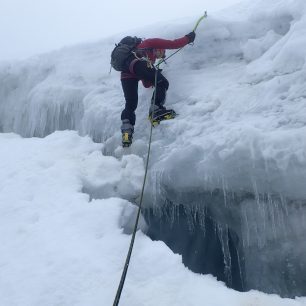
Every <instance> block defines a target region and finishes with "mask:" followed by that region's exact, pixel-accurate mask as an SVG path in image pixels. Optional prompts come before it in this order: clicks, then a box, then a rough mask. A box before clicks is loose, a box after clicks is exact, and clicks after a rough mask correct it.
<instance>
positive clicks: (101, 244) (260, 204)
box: [0, 0, 306, 306]
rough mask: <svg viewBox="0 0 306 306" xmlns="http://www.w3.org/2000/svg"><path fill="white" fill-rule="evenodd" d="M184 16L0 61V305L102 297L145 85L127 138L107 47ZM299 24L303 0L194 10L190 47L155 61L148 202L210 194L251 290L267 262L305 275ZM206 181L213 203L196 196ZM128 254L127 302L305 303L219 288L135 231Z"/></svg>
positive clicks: (261, 283) (280, 275) (127, 219)
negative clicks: (206, 12)
mask: <svg viewBox="0 0 306 306" xmlns="http://www.w3.org/2000/svg"><path fill="white" fill-rule="evenodd" d="M193 25H194V20H193V19H188V20H184V21H177V22H173V23H169V24H167V25H162V26H161V25H158V26H156V27H154V28H152V27H151V28H144V29H141V30H139V31H138V32H137V33H130V32H126V33H122V34H121V35H117V36H116V37H110V38H109V39H106V40H102V41H100V42H97V43H94V44H86V45H79V46H74V47H69V48H68V47H67V48H64V49H62V50H58V51H54V52H51V53H49V54H45V55H40V56H36V57H33V58H30V59H28V60H26V61H22V62H18V63H16V62H13V63H1V64H0V84H1V86H0V132H2V134H1V135H0V136H1V137H0V144H1V147H0V162H1V166H0V169H1V171H0V178H1V179H0V190H1V194H0V210H1V213H0V218H1V222H0V237H1V238H0V239H1V244H0V248H1V251H0V272H1V273H0V284H1V286H0V290H1V292H0V293H1V294H0V304H1V305H18V306H19V305H29V306H30V305H31V306H33V305H50V306H51V305H61V306H62V305H89V304H90V305H98V304H99V305H101V304H102V305H107V304H111V301H112V299H113V297H114V294H115V289H116V288H115V287H116V284H117V282H118V280H119V275H120V272H121V269H122V265H123V262H124V256H125V252H126V250H127V248H128V242H129V236H127V235H125V234H123V233H122V229H121V227H123V228H125V232H129V231H130V227H131V223H132V222H131V218H132V217H133V216H134V208H133V207H134V206H132V205H131V204H128V201H129V202H131V203H135V202H137V201H138V196H139V193H140V190H141V184H142V179H143V173H144V169H143V167H144V163H143V159H144V158H145V154H146V150H147V146H148V135H149V122H148V120H147V114H148V109H149V103H150V97H151V94H152V90H146V89H142V88H140V91H139V106H138V109H137V112H136V115H137V122H136V126H135V135H134V143H133V146H132V147H131V149H129V150H123V149H122V148H121V147H120V141H121V134H120V124H121V122H120V113H121V111H122V108H123V105H124V99H123V93H122V90H121V87H120V86H121V85H120V82H119V75H118V73H117V72H114V71H113V72H112V73H111V74H109V68H110V66H109V58H110V53H111V50H112V48H113V47H114V43H115V42H118V41H119V40H120V38H121V37H122V36H124V35H137V36H141V37H154V36H155V37H156V36H160V35H161V34H160V33H163V37H164V38H170V39H173V38H177V37H180V36H182V35H184V34H186V33H188V31H189V30H188V29H191V28H192V27H193ZM186 29H187V30H186ZM305 37H306V3H305V1H304V0H286V1H285V0H270V1H269V2H267V1H263V0H258V1H253V2H244V3H241V4H240V5H238V6H235V7H233V8H231V9H230V10H226V11H221V12H220V13H219V14H216V15H214V16H209V18H208V19H206V20H204V21H203V23H202V24H201V25H200V27H199V28H198V32H197V37H196V41H195V44H194V46H187V47H185V48H184V49H183V50H182V51H181V52H180V53H178V54H177V55H176V56H174V57H172V58H171V59H169V63H168V65H165V66H164V67H163V69H164V74H165V76H166V77H167V78H168V79H169V80H170V88H169V91H168V95H167V104H166V106H168V107H171V108H174V109H175V110H176V111H177V112H178V114H179V116H178V117H177V118H176V119H175V120H173V121H169V122H163V123H162V124H161V125H160V126H159V127H158V128H156V129H154V135H153V142H152V153H151V154H152V155H151V160H150V171H149V181H148V184H147V189H146V197H145V200H146V201H145V206H146V207H153V208H154V210H156V212H157V213H158V211H159V210H160V209H161V206H162V205H168V204H169V203H172V204H171V205H177V204H182V203H183V204H184V205H186V206H187V207H189V206H195V208H196V209H200V208H199V206H206V207H209V208H210V209H211V211H212V214H213V218H214V220H215V221H216V223H218V224H219V226H221V228H230V229H231V230H234V231H235V233H236V234H237V235H238V237H239V239H240V241H241V243H242V245H243V249H244V256H245V258H246V260H245V270H246V279H247V281H248V282H249V287H250V288H257V289H261V290H264V289H265V288H266V287H267V286H268V284H269V283H271V281H270V279H269V278H268V277H267V276H268V275H270V273H271V270H272V271H273V277H274V278H273V280H275V279H277V280H279V282H280V283H281V285H280V288H281V287H282V286H283V283H284V282H286V281H288V279H289V281H290V282H291V283H292V286H293V287H294V288H295V287H296V288H298V289H297V291H294V290H293V292H301V288H302V287H304V288H305V286H304V285H303V284H305V276H303V275H306V262H305V258H304V257H305V256H304V254H305V252H306V245H305V241H304V237H305V233H306V222H305V220H306V210H305V207H306V206H305V203H306V189H305V183H306V151H305V148H306V119H305V118H306V111H305V110H306V89H305V81H306V64H305V61H306V53H305V47H306V40H305ZM169 54H171V52H170V53H169ZM64 130H75V131H76V132H72V131H70V132H68V131H64ZM59 131H62V132H59ZM16 134H19V135H20V136H17V135H16ZM23 137H27V138H29V139H27V138H23ZM30 137H33V138H30ZM37 137H39V138H37ZM92 140H94V142H95V143H94V142H92ZM101 152H102V153H103V155H102V154H101ZM215 190H221V192H222V194H223V203H221V204H220V205H215V204H216V203H214V201H211V202H209V203H206V202H205V201H203V200H201V197H202V195H203V194H205V193H208V194H213V192H214V191H215ZM250 195H251V196H250ZM186 199H187V200H186ZM237 199H238V200H237ZM122 216H123V217H122ZM120 218H121V219H120ZM120 220H121V221H120ZM141 227H142V229H143V230H144V231H145V228H146V224H145V222H144V221H143V220H142V223H141ZM134 254H135V255H134V258H133V262H132V264H131V268H130V269H131V271H130V272H129V279H128V281H127V286H126V289H125V292H124V295H123V299H124V301H125V302H124V303H125V305H133V306H135V305H153V304H154V305H155V304H159V305H169V304H173V305H202V304H203V300H205V302H207V303H206V304H207V305H224V302H225V301H226V303H227V305H237V304H239V303H240V304H242V305H247V304H250V305H286V306H290V305H302V304H303V303H305V304H306V302H305V301H304V300H303V299H298V300H287V299H280V298H279V297H277V296H268V295H265V294H261V293H259V292H255V291H252V292H249V293H238V292H234V291H233V290H230V289H227V288H226V287H225V286H224V285H223V284H222V283H220V282H217V281H216V280H215V279H214V278H213V277H211V276H203V275H196V274H193V273H191V272H190V271H188V270H187V269H186V268H185V267H183V265H182V264H181V259H180V256H179V255H174V254H173V253H172V252H171V251H170V250H169V249H168V248H167V247H166V246H165V245H164V244H163V243H162V242H152V241H150V240H149V239H148V238H147V237H146V236H145V235H143V234H141V233H140V232H139V235H137V244H136V249H135V252H134ZM161 258H162V260H161ZM271 277H272V276H271ZM293 280H294V281H296V284H294V281H293ZM265 282H267V283H265ZM272 282H273V281H272ZM282 282H283V283H282ZM273 285H274V284H273ZM139 288H141V290H140V289H139ZM165 288H167V290H165ZM299 290H300V291H299ZM302 291H303V290H302ZM304 291H305V289H304ZM139 292H141V294H140V293H139ZM156 292H158V294H156ZM277 292H278V291H277ZM285 295H291V296H292V294H290V292H289V293H288V292H285ZM293 295H295V293H294V294H293ZM209 303H210V304H209Z"/></svg>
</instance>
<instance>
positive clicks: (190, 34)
mask: <svg viewBox="0 0 306 306" xmlns="http://www.w3.org/2000/svg"><path fill="white" fill-rule="evenodd" d="M185 36H187V37H188V39H189V43H192V42H194V40H195V37H196V33H195V31H192V32H190V33H189V34H187V35H185Z"/></svg>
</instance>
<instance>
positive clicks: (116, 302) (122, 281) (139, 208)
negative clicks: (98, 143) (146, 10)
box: [113, 12, 207, 306]
mask: <svg viewBox="0 0 306 306" xmlns="http://www.w3.org/2000/svg"><path fill="white" fill-rule="evenodd" d="M206 17H207V12H205V13H204V15H203V16H202V17H200V18H199V20H198V21H197V23H196V25H195V27H194V29H193V31H196V29H197V27H198V26H199V24H200V22H201V21H202V20H203V19H204V18H206ZM182 49H183V48H180V49H178V50H177V51H176V52H174V53H172V54H171V55H170V56H168V57H166V58H165V59H162V60H161V61H160V62H159V63H158V64H157V65H156V66H154V68H155V82H154V88H155V90H154V97H153V99H152V106H153V107H152V109H153V114H152V117H154V111H155V110H154V106H155V100H156V85H157V74H158V70H159V66H160V64H162V63H164V62H165V61H166V60H167V59H168V58H170V57H172V56H173V55H174V54H176V53H178V52H179V51H180V50H182ZM152 132H153V124H151V128H150V137H149V146H148V152H147V160H146V165H145V174H144V178H143V184H142V189H141V195H140V201H139V206H138V211H137V216H136V220H135V225H134V229H133V233H132V238H131V242H130V247H129V251H128V254H127V257H126V260H125V264H124V268H123V271H122V275H121V279H120V283H119V286H118V289H117V293H116V296H115V300H114V303H113V306H118V305H119V301H120V297H121V293H122V289H123V286H124V282H125V278H126V275H127V271H128V268H129V264H130V259H131V255H132V251H133V247H134V242H135V237H136V232H137V228H138V223H139V217H140V213H141V208H142V201H143V195H144V190H145V185H146V180H147V174H148V168H149V159H150V153H151V143H152V134H153V133H152Z"/></svg>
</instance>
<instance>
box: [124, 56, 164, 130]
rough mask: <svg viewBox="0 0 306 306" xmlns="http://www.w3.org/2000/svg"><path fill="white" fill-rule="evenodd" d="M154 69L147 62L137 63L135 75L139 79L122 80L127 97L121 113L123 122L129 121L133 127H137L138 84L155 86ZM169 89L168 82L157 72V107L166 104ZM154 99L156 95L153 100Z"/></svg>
mask: <svg viewBox="0 0 306 306" xmlns="http://www.w3.org/2000/svg"><path fill="white" fill-rule="evenodd" d="M155 72H156V70H155V69H154V68H149V67H148V66H147V63H146V62H145V61H137V62H136V63H135V65H134V73H135V75H136V77H137V78H127V79H122V80H121V84H122V89H123V93H124V97H125V108H124V110H123V111H122V113H121V120H124V119H128V120H129V121H130V123H131V124H132V125H135V121H136V116H135V110H136V108H137V105H138V82H139V80H144V81H147V82H150V83H152V84H154V85H155ZM168 88H169V82H168V80H167V79H166V78H165V77H164V76H163V75H162V74H161V72H160V71H158V72H157V85H156V88H155V92H156V98H155V105H157V106H162V105H163V104H164V103H165V99H166V92H167V90H168ZM153 98H154V93H153V96H152V99H153Z"/></svg>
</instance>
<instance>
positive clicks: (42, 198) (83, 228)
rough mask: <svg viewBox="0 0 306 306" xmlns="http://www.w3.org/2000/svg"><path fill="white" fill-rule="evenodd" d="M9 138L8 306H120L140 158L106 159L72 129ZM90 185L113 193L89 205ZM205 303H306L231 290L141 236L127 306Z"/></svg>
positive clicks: (3, 264) (2, 296)
mask: <svg viewBox="0 0 306 306" xmlns="http://www.w3.org/2000/svg"><path fill="white" fill-rule="evenodd" d="M0 141H1V147H0V169H1V171H0V182H1V185H0V188H1V193H0V203H1V206H0V219H1V222H0V232H1V244H0V250H1V252H0V254H1V255H0V270H1V273H0V304H1V305H5V306H13V305H16V306H19V305H20V306H21V305H22V306H35V305H37V306H38V305H46V306H48V305H50V306H53V305H61V306H65V305H67V306H68V305H69V306H70V305H74V306H77V305H80V306H81V305H82V306H85V305H93V306H94V305H112V302H113V299H114V297H115V293H116V289H117V285H118V282H119V279H120V276H121V271H122V268H123V264H124V260H125V255H126V253H127V249H128V245H129V242H130V236H129V235H127V234H124V233H123V230H122V228H121V227H120V226H119V224H121V225H123V226H124V224H126V223H128V222H129V219H130V218H131V217H133V216H134V212H135V208H134V206H133V205H132V204H130V203H129V202H128V201H126V200H123V199H122V198H120V197H118V195H121V194H122V193H121V192H120V191H117V192H115V190H117V188H118V189H120V184H123V181H124V179H125V178H126V175H127V173H128V172H129V170H128V169H129V168H130V167H134V169H138V170H135V171H133V173H129V181H127V182H126V183H125V185H126V184H131V185H133V186H134V188H135V191H138V192H139V191H140V190H139V189H140V187H141V182H140V181H139V177H140V176H141V175H143V170H144V169H143V165H142V161H141V159H140V158H139V157H137V156H135V155H129V156H125V160H124V161H118V160H117V159H116V158H115V157H108V156H103V155H102V154H101V148H102V145H100V144H95V143H93V142H92V141H91V140H90V139H89V138H88V137H80V136H78V135H77V134H76V133H75V132H68V131H67V132H56V133H53V134H52V135H50V136H47V137H45V138H43V139H39V138H30V139H25V138H21V137H20V136H17V135H15V134H9V133H7V134H1V135H0ZM93 169H94V170H93ZM93 171H94V172H93ZM84 182H86V184H87V186H92V187H93V188H96V187H97V186H98V185H99V186H100V187H101V188H102V189H103V188H107V189H112V190H113V191H114V192H113V194H112V196H110V197H109V196H107V198H106V199H99V200H90V197H89V195H88V194H86V193H84V192H83V191H82V190H83V186H84ZM116 187H117V188H116ZM106 194H107V193H106ZM204 302H205V305H224V303H226V304H227V305H237V304H241V305H267V306H273V305H275V306H281V305H284V306H291V305H292V306H295V305H296V306H298V305H303V303H304V302H305V305H306V301H304V302H303V300H302V299H297V300H296V301H294V300H289V299H281V298H280V297H278V296H272V295H271V296H269V295H266V294H263V293H260V292H256V291H252V292H249V293H238V292H236V291H234V290H231V289H228V288H226V287H225V285H224V284H223V283H221V282H218V281H217V280H216V279H214V278H213V277H212V276H210V275H207V276H205V275H197V274H194V273H192V272H190V271H189V270H188V269H187V268H185V267H184V266H183V265H182V263H181V258H180V256H179V255H175V254H173V253H172V252H171V250H170V249H169V248H167V247H166V245H165V244H164V243H163V242H156V241H155V242H153V241H151V240H150V239H149V238H147V237H146V236H145V235H144V234H142V232H140V231H138V233H137V243H136V244H135V249H134V253H133V256H132V261H131V265H130V270H129V274H128V277H127V280H126V285H125V288H124V291H123V294H122V304H123V305H131V306H132V305H133V306H135V305H139V306H140V305H156V304H158V305H170V304H171V305H194V306H195V305H203V303H204Z"/></svg>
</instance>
